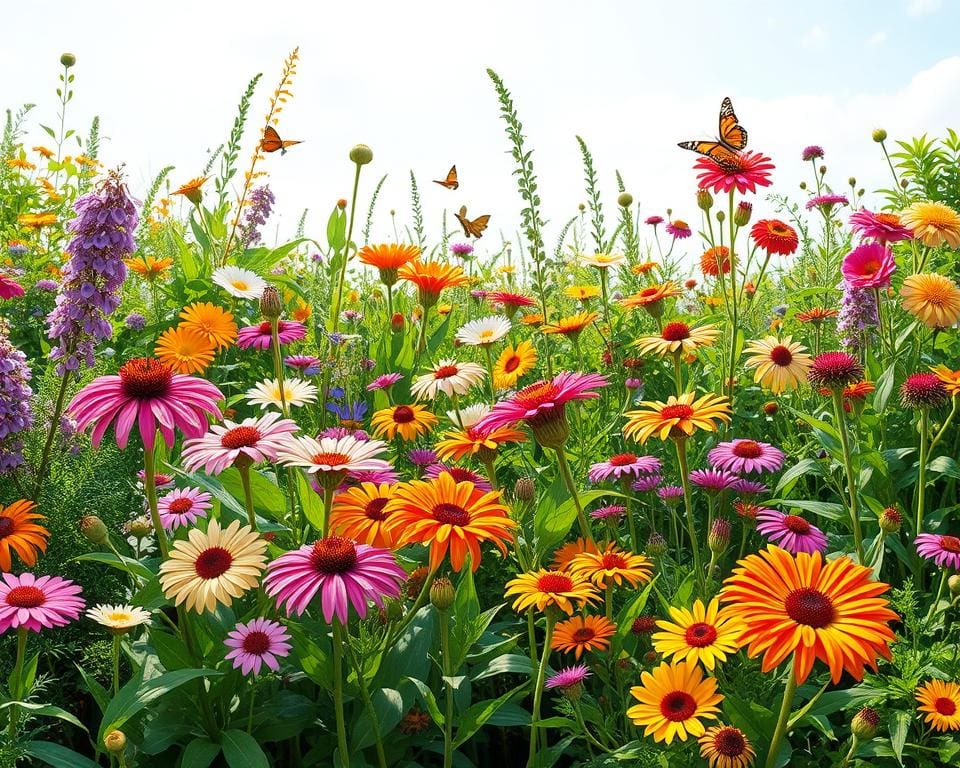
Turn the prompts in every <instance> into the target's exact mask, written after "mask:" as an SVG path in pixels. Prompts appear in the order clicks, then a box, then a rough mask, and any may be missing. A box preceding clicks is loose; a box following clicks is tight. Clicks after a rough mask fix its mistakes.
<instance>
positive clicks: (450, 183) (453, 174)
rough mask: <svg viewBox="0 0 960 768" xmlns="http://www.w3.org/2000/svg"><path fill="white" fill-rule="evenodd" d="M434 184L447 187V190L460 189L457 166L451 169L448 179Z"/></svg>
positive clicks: (435, 181) (434, 181)
mask: <svg viewBox="0 0 960 768" xmlns="http://www.w3.org/2000/svg"><path fill="white" fill-rule="evenodd" d="M433 183H434V184H439V185H440V186H441V187H446V188H447V189H458V188H459V187H460V182H459V181H457V166H453V167H452V168H451V169H450V172H449V173H448V174H447V178H445V179H444V180H443V181H437V180H436V179H434V180H433Z"/></svg>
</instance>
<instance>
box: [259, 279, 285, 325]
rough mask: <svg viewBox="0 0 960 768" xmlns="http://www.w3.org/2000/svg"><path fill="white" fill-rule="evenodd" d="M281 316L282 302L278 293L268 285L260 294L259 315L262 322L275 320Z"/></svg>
mask: <svg viewBox="0 0 960 768" xmlns="http://www.w3.org/2000/svg"><path fill="white" fill-rule="evenodd" d="M282 314H283V300H282V299H281V298H280V291H278V290H277V289H276V288H274V287H273V286H272V285H268V286H267V287H266V288H264V289H263V293H261V294H260V315H261V316H262V317H263V319H264V320H277V319H279V318H280V315H282Z"/></svg>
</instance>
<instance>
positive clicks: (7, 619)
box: [0, 573, 85, 635]
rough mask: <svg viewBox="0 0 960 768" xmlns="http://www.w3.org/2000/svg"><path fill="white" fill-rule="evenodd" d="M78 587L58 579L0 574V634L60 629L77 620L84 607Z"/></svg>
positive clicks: (31, 575)
mask: <svg viewBox="0 0 960 768" xmlns="http://www.w3.org/2000/svg"><path fill="white" fill-rule="evenodd" d="M79 595H80V585H79V584H74V583H73V582H72V581H68V580H67V579H61V578H60V577H59V576H40V577H39V578H38V577H36V576H34V575H33V574H32V573H21V574H20V575H19V576H14V575H13V574H12V573H4V574H0V635H2V634H5V633H6V632H7V631H8V630H11V629H17V628H18V627H24V628H25V629H27V630H29V631H30V632H39V631H40V628H41V627H46V628H47V629H50V628H51V627H62V626H64V625H65V624H69V623H70V622H71V621H74V620H75V619H77V618H79V616H80V611H82V610H83V607H84V605H85V603H84V601H83V598H82V597H80V596H79Z"/></svg>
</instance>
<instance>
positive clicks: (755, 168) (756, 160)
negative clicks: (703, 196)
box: [693, 151, 774, 195]
mask: <svg viewBox="0 0 960 768" xmlns="http://www.w3.org/2000/svg"><path fill="white" fill-rule="evenodd" d="M693 169H694V170H695V171H700V173H698V174H697V179H698V184H699V187H700V189H710V190H712V191H713V192H714V194H719V193H721V192H723V193H727V192H729V191H730V190H731V189H736V190H737V191H738V192H739V193H740V194H741V195H743V194H746V193H747V192H756V191H757V187H769V186H770V184H771V181H770V171H772V170H773V169H774V165H773V163H772V162H771V160H770V158H769V157H767V156H766V155H763V154H760V153H759V152H752V151H751V152H740V153H738V154H736V155H734V156H732V157H731V158H729V159H726V158H725V159H724V162H723V163H722V164H721V163H718V162H717V161H716V160H714V159H713V158H710V157H701V158H699V159H698V160H697V162H696V163H694V165H693Z"/></svg>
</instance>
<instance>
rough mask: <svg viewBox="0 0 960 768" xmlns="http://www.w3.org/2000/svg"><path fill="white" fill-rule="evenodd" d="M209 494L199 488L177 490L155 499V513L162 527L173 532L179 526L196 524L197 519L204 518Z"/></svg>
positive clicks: (208, 505) (207, 507)
mask: <svg viewBox="0 0 960 768" xmlns="http://www.w3.org/2000/svg"><path fill="white" fill-rule="evenodd" d="M210 498H211V497H210V494H209V493H205V492H204V491H201V490H200V489H199V488H177V489H176V490H174V491H170V493H168V494H166V495H165V496H163V497H161V498H159V499H157V511H158V512H159V513H160V522H161V523H163V527H164V528H166V529H167V530H170V531H175V530H176V529H177V528H180V527H181V526H186V525H191V524H193V523H195V522H197V518H198V517H206V516H207V510H208V509H210V507H212V506H213V505H212V504H211V503H210Z"/></svg>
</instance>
